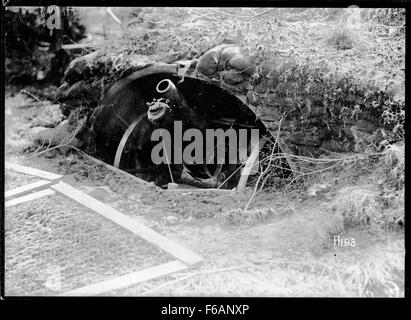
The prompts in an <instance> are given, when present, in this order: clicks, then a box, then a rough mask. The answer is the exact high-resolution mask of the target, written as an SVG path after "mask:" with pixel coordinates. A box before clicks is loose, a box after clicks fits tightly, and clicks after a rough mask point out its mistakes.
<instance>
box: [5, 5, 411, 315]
mask: <svg viewBox="0 0 411 320" xmlns="http://www.w3.org/2000/svg"><path fill="white" fill-rule="evenodd" d="M35 2H36V1H34V2H33V6H16V5H13V3H12V1H10V3H9V2H8V1H3V10H2V14H3V17H2V23H3V34H2V37H3V44H4V48H3V54H4V61H3V66H4V69H3V71H2V73H3V75H2V76H3V78H2V79H3V80H4V83H3V98H4V101H3V103H4V108H3V109H2V113H3V117H4V118H3V120H4V121H3V124H4V127H3V134H4V136H3V137H4V138H3V139H2V140H3V148H4V149H3V152H4V176H3V177H4V202H3V205H4V206H3V233H2V236H3V238H4V239H3V240H4V252H3V258H4V275H3V279H2V296H3V297H2V299H3V298H12V297H269V298H278V297H287V298H296V297H305V298H311V297H323V298H324V297H326V298H329V297H338V298H380V297H386V298H404V296H405V291H406V289H405V285H406V283H405V278H404V273H405V241H404V239H405V220H404V198H405V192H404V185H405V181H404V180H405V156H404V152H405V93H406V89H405V51H406V50H405V42H406V41H405V38H406V23H405V21H406V10H405V8H399V7H392V8H391V7H390V4H389V3H387V6H386V7H381V8H378V7H373V8H367V7H361V6H360V5H349V6H348V5H347V6H341V7H299V6H284V7H278V6H275V5H276V4H275V3H273V6H272V7H270V6H266V7H261V6H256V7H253V6H248V7H243V6H238V7H232V6H231V7H224V6H221V7H217V6H216V7H213V6H201V3H198V4H196V5H198V6H196V7H193V6H181V7H171V6H170V7H168V6H159V7H157V6H153V7H148V6H144V7H143V6H141V7H139V6H137V5H138V3H136V4H135V5H136V6H129V7H125V6H121V7H116V6H113V7H109V6H98V7H97V6H95V5H94V6H86V5H87V2H85V4H84V5H85V6H68V5H67V3H65V2H64V6H63V4H62V3H61V4H59V3H58V2H57V4H56V5H47V6H46V5H44V4H43V3H42V2H41V1H40V2H38V3H35ZM267 3H268V4H269V2H267ZM35 5H37V6H35ZM103 5H104V3H103ZM106 5H107V4H106ZM277 5H278V4H277ZM407 13H408V12H407ZM183 305H184V304H183V303H180V304H179V305H173V304H165V305H164V307H163V308H162V309H161V310H156V313H157V314H158V315H180V316H183V318H188V317H191V316H194V315H196V316H204V317H205V318H207V317H208V316H210V315H221V314H224V315H227V314H240V315H247V312H248V309H249V306H248V305H246V304H236V303H231V304H227V305H226V304H224V305H207V306H206V305H204V307H202V308H200V309H199V308H197V309H196V308H195V307H192V308H191V307H189V306H183Z"/></svg>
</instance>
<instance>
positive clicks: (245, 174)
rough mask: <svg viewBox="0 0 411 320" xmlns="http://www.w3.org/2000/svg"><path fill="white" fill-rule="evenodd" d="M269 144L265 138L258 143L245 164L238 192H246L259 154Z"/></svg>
mask: <svg viewBox="0 0 411 320" xmlns="http://www.w3.org/2000/svg"><path fill="white" fill-rule="evenodd" d="M266 142H267V138H265V137H263V138H262V139H260V140H259V141H258V143H256V144H255V145H254V147H253V150H252V151H251V154H250V156H249V157H248V159H247V161H246V162H245V165H244V168H243V170H241V177H240V181H238V184H237V191H242V190H244V188H245V186H246V184H247V180H248V176H249V175H250V172H251V169H252V168H253V167H254V163H255V161H256V160H257V157H258V154H259V153H260V150H261V148H262V147H263V146H264V144H265V143H266Z"/></svg>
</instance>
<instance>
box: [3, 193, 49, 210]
mask: <svg viewBox="0 0 411 320" xmlns="http://www.w3.org/2000/svg"><path fill="white" fill-rule="evenodd" d="M53 194H55V192H54V191H53V190H50V189H46V190H42V191H39V192H35V193H31V194H28V195H26V196H23V197H20V198H16V199H12V200H9V201H6V202H5V203H4V207H5V208H8V207H11V206H15V205H17V204H20V203H23V202H27V201H31V200H35V199H39V198H42V197H45V196H51V195H53Z"/></svg>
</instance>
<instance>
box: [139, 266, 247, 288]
mask: <svg viewBox="0 0 411 320" xmlns="http://www.w3.org/2000/svg"><path fill="white" fill-rule="evenodd" d="M245 267H249V265H241V266H236V267H228V268H221V269H214V270H207V271H200V272H195V273H192V274H189V275H188V276H185V277H181V278H179V279H176V280H173V281H170V282H167V283H165V284H162V285H160V286H158V287H155V288H152V289H149V290H147V291H144V292H143V293H142V295H146V294H147V293H151V292H153V291H156V290H158V289H162V288H165V287H168V286H170V285H172V284H175V283H177V282H180V281H184V280H186V279H189V278H192V277H194V276H198V275H205V274H211V273H217V272H226V271H232V270H238V269H242V268H245Z"/></svg>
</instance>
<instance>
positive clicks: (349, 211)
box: [334, 186, 378, 229]
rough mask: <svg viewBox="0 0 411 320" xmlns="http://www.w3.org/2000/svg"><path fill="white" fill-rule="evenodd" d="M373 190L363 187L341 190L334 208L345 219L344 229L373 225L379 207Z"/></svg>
mask: <svg viewBox="0 0 411 320" xmlns="http://www.w3.org/2000/svg"><path fill="white" fill-rule="evenodd" d="M375 197H376V195H375V192H374V191H373V190H370V189H367V188H364V187H361V186H354V187H345V188H343V189H341V190H340V192H339V195H338V196H337V198H336V200H335V205H334V208H335V210H336V212H337V213H339V214H341V215H342V217H343V222H344V228H345V229H349V228H352V227H357V226H367V225H371V223H372V222H373V221H375V218H376V216H377V211H378V206H377V203H376V201H375Z"/></svg>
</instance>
